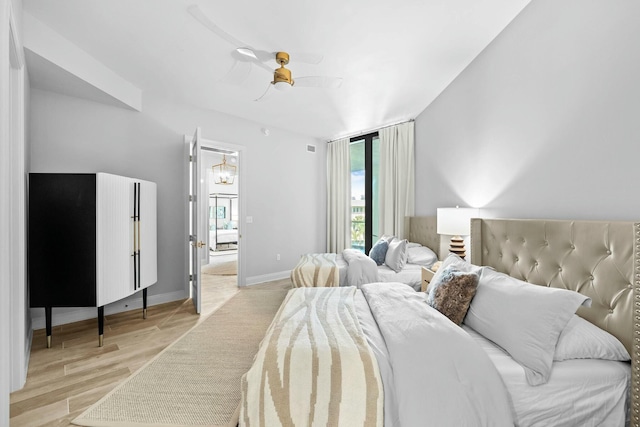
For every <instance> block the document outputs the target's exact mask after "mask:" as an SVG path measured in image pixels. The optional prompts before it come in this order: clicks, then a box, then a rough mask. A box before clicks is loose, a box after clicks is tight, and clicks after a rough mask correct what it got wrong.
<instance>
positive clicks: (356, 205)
mask: <svg viewBox="0 0 640 427" xmlns="http://www.w3.org/2000/svg"><path fill="white" fill-rule="evenodd" d="M350 150H351V151H350V155H351V247H352V248H353V249H358V250H360V251H362V252H364V253H369V250H370V249H371V245H372V242H374V241H375V240H377V239H378V237H379V236H378V204H379V203H378V175H379V170H380V139H379V138H378V134H377V133H373V134H368V135H364V136H360V137H356V138H352V139H351V145H350Z"/></svg>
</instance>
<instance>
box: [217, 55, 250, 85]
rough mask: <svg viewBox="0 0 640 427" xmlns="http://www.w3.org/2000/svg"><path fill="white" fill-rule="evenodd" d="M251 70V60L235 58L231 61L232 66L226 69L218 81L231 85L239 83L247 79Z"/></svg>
mask: <svg viewBox="0 0 640 427" xmlns="http://www.w3.org/2000/svg"><path fill="white" fill-rule="evenodd" d="M250 71H251V62H246V61H238V60H236V61H235V62H234V63H233V66H232V67H231V68H230V69H229V71H227V74H225V75H224V76H222V78H220V80H218V81H219V82H220V83H227V84H231V85H237V86H239V85H241V84H242V83H244V82H245V80H247V77H249V72H250Z"/></svg>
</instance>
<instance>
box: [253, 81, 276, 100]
mask: <svg viewBox="0 0 640 427" xmlns="http://www.w3.org/2000/svg"><path fill="white" fill-rule="evenodd" d="M272 86H273V85H272V84H271V83H269V86H267V90H265V91H264V93H263V94H262V96H261V97H260V98H257V99H254V101H262V100H265V99H267V98H269V97H270V96H271V94H272V93H273V91H272V90H271V87H272Z"/></svg>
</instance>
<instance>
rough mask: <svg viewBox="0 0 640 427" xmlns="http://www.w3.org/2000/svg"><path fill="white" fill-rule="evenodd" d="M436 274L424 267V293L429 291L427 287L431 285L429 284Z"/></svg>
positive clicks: (422, 288)
mask: <svg viewBox="0 0 640 427" xmlns="http://www.w3.org/2000/svg"><path fill="white" fill-rule="evenodd" d="M434 274H436V272H435V271H433V270H431V269H429V268H427V267H422V286H421V287H420V290H421V291H422V292H424V291H426V290H427V286H428V285H429V282H431V279H433V275H434Z"/></svg>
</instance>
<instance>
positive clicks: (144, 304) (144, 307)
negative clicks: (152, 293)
mask: <svg viewBox="0 0 640 427" xmlns="http://www.w3.org/2000/svg"><path fill="white" fill-rule="evenodd" d="M142 318H143V319H146V318H147V288H144V289H143V290H142Z"/></svg>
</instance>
